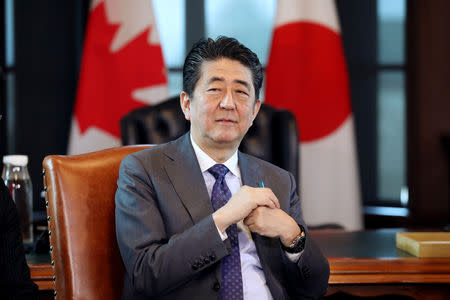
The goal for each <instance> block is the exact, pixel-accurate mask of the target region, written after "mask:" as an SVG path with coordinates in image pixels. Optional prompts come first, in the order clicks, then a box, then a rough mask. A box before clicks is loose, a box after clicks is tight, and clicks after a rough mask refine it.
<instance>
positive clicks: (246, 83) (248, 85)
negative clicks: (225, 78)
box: [234, 79, 251, 90]
mask: <svg viewBox="0 0 450 300" xmlns="http://www.w3.org/2000/svg"><path fill="white" fill-rule="evenodd" d="M234 82H236V83H239V84H242V85H245V87H246V88H247V89H249V90H251V86H250V83H248V82H247V81H245V80H239V79H236V80H234Z"/></svg>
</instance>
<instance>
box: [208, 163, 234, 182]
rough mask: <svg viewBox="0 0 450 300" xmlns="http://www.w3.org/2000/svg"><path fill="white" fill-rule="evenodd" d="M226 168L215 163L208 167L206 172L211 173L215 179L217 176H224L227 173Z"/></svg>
mask: <svg viewBox="0 0 450 300" xmlns="http://www.w3.org/2000/svg"><path fill="white" fill-rule="evenodd" d="M228 171H229V170H228V168H227V167H225V165H222V164H215V165H214V166H212V167H211V168H209V169H208V172H209V173H211V174H212V175H213V176H214V178H215V179H216V180H217V179H218V178H224V177H225V175H226V174H227V173H228Z"/></svg>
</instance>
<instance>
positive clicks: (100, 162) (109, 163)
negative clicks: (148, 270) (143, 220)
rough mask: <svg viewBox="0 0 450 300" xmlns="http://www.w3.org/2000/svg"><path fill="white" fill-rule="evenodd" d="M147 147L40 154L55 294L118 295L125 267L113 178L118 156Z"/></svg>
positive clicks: (66, 296) (69, 296) (73, 296)
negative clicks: (61, 154)
mask: <svg viewBox="0 0 450 300" xmlns="http://www.w3.org/2000/svg"><path fill="white" fill-rule="evenodd" d="M148 147H149V146H148V145H140V146H126V147H117V148H112V149H106V150H102V151H98V152H92V153H87V154H82V155H73V156H60V155H50V156H47V157H46V158H45V159H44V162H43V167H44V190H46V196H45V198H46V205H47V215H48V217H47V219H48V228H49V234H50V245H51V246H50V251H51V257H52V265H53V268H54V275H55V277H54V280H55V286H56V297H57V298H60V299H89V300H95V299H101V300H103V299H120V298H121V295H122V286H123V282H122V280H123V273H124V266H123V263H122V259H121V256H120V253H119V248H118V245H117V241H116V229H115V202H114V196H115V192H116V188H117V184H116V182H117V178H118V175H119V166H120V162H121V161H122V158H123V157H124V156H126V155H128V154H130V153H133V152H136V151H139V150H143V149H145V148H148Z"/></svg>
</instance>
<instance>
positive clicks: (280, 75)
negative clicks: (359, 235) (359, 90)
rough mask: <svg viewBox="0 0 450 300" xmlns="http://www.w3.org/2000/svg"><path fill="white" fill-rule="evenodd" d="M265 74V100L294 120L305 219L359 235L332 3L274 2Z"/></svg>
mask: <svg viewBox="0 0 450 300" xmlns="http://www.w3.org/2000/svg"><path fill="white" fill-rule="evenodd" d="M266 73H267V74H266V78H267V79H266V91H265V98H266V102H267V103H270V104H272V105H273V106H275V107H279V108H285V109H288V110H290V111H292V112H293V113H294V114H295V116H296V119H297V124H298V128H299V136H300V160H299V161H300V196H301V199H302V202H301V203H302V209H303V215H304V217H305V221H306V222H307V223H308V224H309V225H321V224H329V223H336V224H339V225H342V226H344V227H345V228H346V229H348V230H358V229H361V228H362V211H361V202H360V188H359V174H358V162H357V156H356V146H355V138H354V121H353V115H352V109H351V104H350V94H349V82H348V74H347V68H346V64H345V57H344V53H343V48H342V41H341V36H340V29H339V21H338V18H337V13H336V8H335V4H334V2H333V0H320V1H317V0H279V1H278V9H277V15H276V20H275V29H274V32H273V37H272V47H271V51H270V56H269V62H268V65H267V70H266Z"/></svg>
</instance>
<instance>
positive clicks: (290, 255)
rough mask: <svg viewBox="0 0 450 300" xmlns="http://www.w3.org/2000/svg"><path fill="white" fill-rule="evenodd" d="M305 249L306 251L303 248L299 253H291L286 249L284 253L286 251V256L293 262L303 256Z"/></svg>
mask: <svg viewBox="0 0 450 300" xmlns="http://www.w3.org/2000/svg"><path fill="white" fill-rule="evenodd" d="M303 251H305V250H302V251H300V252H299V253H289V252H286V251H284V253H286V256H287V257H288V259H289V260H290V261H291V262H293V263H296V262H298V260H299V259H300V256H302V254H303Z"/></svg>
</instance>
